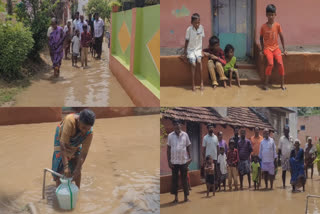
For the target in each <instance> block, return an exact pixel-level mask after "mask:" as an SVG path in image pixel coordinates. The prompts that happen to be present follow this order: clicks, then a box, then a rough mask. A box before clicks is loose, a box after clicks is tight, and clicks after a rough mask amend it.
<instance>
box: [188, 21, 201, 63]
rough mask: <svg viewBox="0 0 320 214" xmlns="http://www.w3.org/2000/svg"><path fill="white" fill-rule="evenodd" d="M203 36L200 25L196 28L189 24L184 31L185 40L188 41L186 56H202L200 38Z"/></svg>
mask: <svg viewBox="0 0 320 214" xmlns="http://www.w3.org/2000/svg"><path fill="white" fill-rule="evenodd" d="M203 37H204V29H203V27H202V25H200V26H199V28H198V29H197V30H196V29H195V28H194V27H193V26H189V27H188V28H187V32H186V40H188V41H189V44H188V48H187V53H188V56H190V55H195V56H196V57H200V56H202V39H203Z"/></svg>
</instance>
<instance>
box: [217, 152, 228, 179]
mask: <svg viewBox="0 0 320 214" xmlns="http://www.w3.org/2000/svg"><path fill="white" fill-rule="evenodd" d="M218 163H219V164H220V171H221V174H223V175H225V174H227V173H228V170H227V156H226V154H223V155H221V154H219V156H218Z"/></svg>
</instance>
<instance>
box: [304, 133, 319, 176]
mask: <svg viewBox="0 0 320 214" xmlns="http://www.w3.org/2000/svg"><path fill="white" fill-rule="evenodd" d="M316 151H317V150H316V147H315V146H313V144H312V138H311V137H308V139H307V144H306V145H305V147H304V160H305V167H306V168H305V170H306V178H308V169H309V168H311V179H312V177H313V161H314V160H315V159H316Z"/></svg>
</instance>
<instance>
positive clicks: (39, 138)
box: [0, 115, 160, 214]
mask: <svg viewBox="0 0 320 214" xmlns="http://www.w3.org/2000/svg"><path fill="white" fill-rule="evenodd" d="M159 117H160V116H159V115H148V116H135V117H122V118H111V119H98V120H97V121H96V124H95V126H94V137H93V141H92V144H91V148H90V151H89V153H88V157H87V160H86V162H85V163H84V165H83V170H82V182H81V189H80V195H79V199H78V202H77V205H76V208H75V209H74V210H73V211H72V212H68V213H94V214H99V213H103V214H105V213H110V214H118V213H145V214H147V213H148V214H150V213H157V214H159V213H160V207H159V204H160V196H159V194H160V181H159V173H160V169H159V166H160V161H159V160H160V149H159V148H160V147H159V138H160V136H159V128H160V127H159V126H160V125H159ZM57 124H58V123H42V124H31V125H13V126H0V136H2V137H1V141H0V146H1V149H0V170H1V176H0V213H23V212H22V211H23V210H24V209H25V205H26V204H27V203H30V202H32V203H33V204H34V205H35V207H36V208H37V209H38V211H39V213H43V214H51V213H61V212H62V211H61V210H60V209H59V208H58V204H57V200H56V196H55V192H54V191H55V186H54V184H55V183H54V182H53V181H52V176H51V175H50V174H48V173H47V177H46V178H47V183H46V199H45V200H42V179H43V168H46V167H47V168H51V160H52V152H53V136H54V130H55V127H56V125H57Z"/></svg>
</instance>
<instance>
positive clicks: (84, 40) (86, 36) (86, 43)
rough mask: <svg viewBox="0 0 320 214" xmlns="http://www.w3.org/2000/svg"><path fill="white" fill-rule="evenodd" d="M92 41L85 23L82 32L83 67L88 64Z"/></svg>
mask: <svg viewBox="0 0 320 214" xmlns="http://www.w3.org/2000/svg"><path fill="white" fill-rule="evenodd" d="M90 42H91V34H90V33H89V32H88V26H87V24H84V25H83V32H82V33H81V67H83V68H85V67H87V66H88V48H89V46H90Z"/></svg>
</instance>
